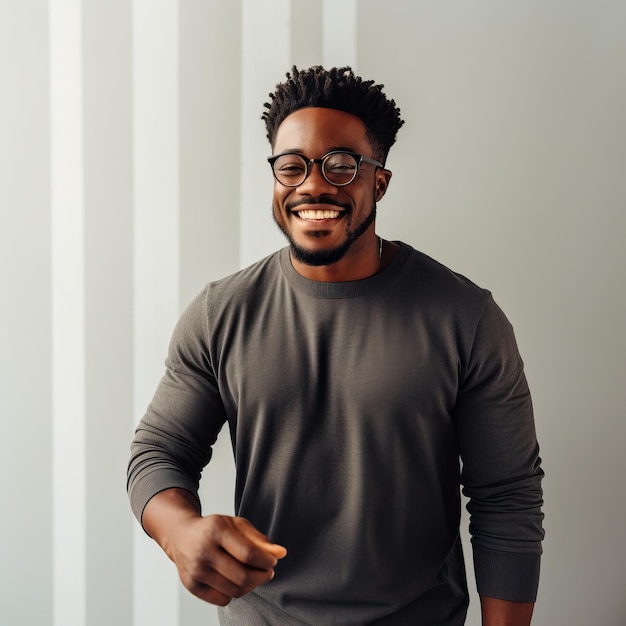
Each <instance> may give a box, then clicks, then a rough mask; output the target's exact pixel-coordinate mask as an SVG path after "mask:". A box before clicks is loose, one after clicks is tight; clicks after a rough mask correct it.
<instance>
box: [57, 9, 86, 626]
mask: <svg viewBox="0 0 626 626" xmlns="http://www.w3.org/2000/svg"><path fill="white" fill-rule="evenodd" d="M49 11H50V95H51V103H50V107H51V117H50V119H51V214H52V282H53V291H52V321H53V324H52V381H53V392H52V415H53V421H52V424H53V438H52V451H53V473H52V476H53V537H52V544H53V556H54V559H53V563H54V565H53V596H54V624H55V626H65V625H66V624H71V625H81V624H84V623H85V616H86V486H85V483H86V454H85V444H86V440H85V403H86V399H85V375H86V374H85V284H84V283H85V272H84V269H85V258H84V256H85V251H84V187H83V180H84V168H83V128H82V125H83V97H82V93H83V83H82V10H81V2H80V0H73V1H72V0H51V1H50V3H49Z"/></svg>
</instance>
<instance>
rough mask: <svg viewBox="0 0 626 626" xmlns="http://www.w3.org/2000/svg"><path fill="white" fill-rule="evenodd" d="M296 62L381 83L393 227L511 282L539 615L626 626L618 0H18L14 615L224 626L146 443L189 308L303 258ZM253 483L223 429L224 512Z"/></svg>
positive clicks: (1, 68) (1, 126)
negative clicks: (388, 114) (284, 203)
mask: <svg viewBox="0 0 626 626" xmlns="http://www.w3.org/2000/svg"><path fill="white" fill-rule="evenodd" d="M294 62H295V63H297V64H299V65H309V64H313V63H320V62H323V63H325V64H327V65H340V64H344V63H350V64H353V65H354V67H355V68H356V70H357V71H358V72H359V73H361V74H362V75H364V76H367V77H372V78H374V79H376V80H377V81H378V82H382V83H384V84H385V86H386V91H387V93H388V94H389V95H390V96H392V97H394V98H395V99H396V101H397V103H398V104H399V106H400V107H401V109H402V113H403V116H404V118H405V119H406V125H405V127H404V128H402V129H401V132H400V135H399V140H398V143H397V145H396V146H395V147H394V149H393V150H392V154H391V157H390V159H389V167H390V168H391V169H392V170H393V172H394V176H393V180H392V184H391V187H390V190H389V193H388V194H387V196H386V198H385V199H384V201H383V202H382V203H381V205H380V218H379V232H380V234H381V235H383V236H384V237H387V238H390V239H403V240H405V241H407V242H409V243H411V244H412V245H414V246H415V247H417V248H419V249H421V250H423V251H425V252H426V253H428V254H430V255H432V256H434V257H435V258H437V259H438V260H440V261H442V262H443V263H445V264H446V265H448V266H450V267H451V268H453V269H455V270H457V271H460V272H461V273H463V274H465V275H467V276H469V277H470V278H472V279H473V280H474V281H475V282H477V283H479V284H480V285H483V286H485V287H488V288H489V289H491V290H492V292H493V293H494V295H495V297H496V300H497V301H498V302H499V303H500V304H501V306H502V307H503V308H504V310H505V311H506V312H507V314H508V316H509V318H510V319H511V321H512V323H513V325H514V327H515V329H516V333H517V337H518V341H519V344H520V348H521V351H522V355H523V357H524V360H525V362H526V366H527V374H528V378H529V381H530V384H531V387H532V390H533V395H534V402H535V408H536V420H537V428H538V434H539V437H540V443H541V446H542V456H543V458H544V466H545V470H546V474H547V477H546V480H545V499H546V506H545V513H546V522H545V526H546V532H547V537H546V542H545V556H544V561H543V571H542V581H541V588H540V595H539V601H538V604H537V607H536V612H535V620H534V622H533V623H534V624H535V625H537V626H560V625H564V626H589V625H594V626H595V625H599V626H620V625H623V624H624V623H626V600H625V599H624V598H625V597H626V594H625V593H624V586H625V585H624V582H625V581H626V565H625V563H626V542H625V541H624V537H623V535H624V532H623V531H624V519H625V513H626V510H625V507H626V505H625V502H626V498H625V497H624V496H625V494H624V486H623V485H624V481H623V475H624V469H623V459H622V454H621V453H622V449H623V447H624V443H625V434H626V433H625V426H624V402H623V398H624V393H623V388H624V374H625V371H626V368H625V357H624V355H625V354H626V345H625V343H626V342H625V333H624V320H625V319H626V311H625V295H626V294H625V291H626V289H625V283H626V281H625V271H624V266H625V262H626V254H625V252H624V247H623V245H622V240H623V239H624V235H625V230H626V229H625V218H624V213H625V209H626V122H625V111H626V71H624V68H625V67H626V3H624V2H620V1H608V0H588V1H579V0H548V1H546V0H542V1H539V0H535V1H525V2H513V1H508V2H507V1H502V0H492V1H487V0H479V1H474V2H467V1H465V0H454V1H443V0H442V1H440V2H434V1H432V2H426V1H422V0H419V1H408V0H407V1H400V0H386V1H385V2H384V3H381V2H377V1H374V0H360V1H359V2H356V0H351V1H348V0H345V1H343V2H340V1H338V0H337V1H335V2H331V1H330V0H327V1H321V0H310V1H307V2H304V1H299V0H291V1H289V0H263V1H259V0H244V1H242V2H234V1H233V0H228V1H226V0H222V1H208V0H206V1H200V0H181V1H180V2H176V1H175V0H169V1H166V0H158V1H157V0H135V1H134V2H128V1H125V0H107V1H106V2H104V1H102V0H99V1H98V0H50V1H49V2H45V1H43V0H20V2H11V1H9V0H0V211H1V213H0V219H1V221H0V277H1V284H2V306H1V307H0V333H1V337H0V342H1V343H0V345H2V360H1V364H0V368H1V369H0V385H1V387H0V397H1V398H2V409H1V424H2V433H1V435H0V468H1V472H2V476H3V486H4V489H3V506H2V515H1V516H0V537H1V538H2V539H1V541H0V624H2V625H3V626H4V625H6V626H46V625H52V624H54V626H74V625H76V626H82V625H86V626H111V625H112V624H115V625H116V626H117V625H126V624H128V625H129V626H130V625H132V626H148V625H150V626H192V625H196V624H207V625H208V624H215V623H216V622H215V617H214V610H213V609H212V608H211V607H208V606H206V605H203V604H201V603H200V602H198V601H196V600H195V599H194V598H192V597H191V596H189V595H188V594H187V593H186V592H185V591H183V590H181V588H180V586H179V584H178V582H177V578H176V573H175V571H174V569H173V567H172V566H171V564H170V563H169V562H168V561H167V559H166V558H165V557H164V556H163V555H162V554H161V553H160V551H159V550H158V549H156V548H155V547H154V545H153V544H152V543H151V542H150V541H149V540H148V539H147V538H146V537H145V536H144V535H143V534H142V532H141V531H140V530H139V529H138V528H137V525H136V524H135V522H134V521H133V520H132V519H131V517H130V512H129V509H128V506H127V502H126V496H125V489H124V481H125V465H126V461H127V457H128V443H129V440H130V437H131V433H132V430H133V428H134V425H135V424H136V422H137V419H138V418H139V417H140V415H141V412H142V411H143V409H144V408H145V405H146V403H147V402H148V401H149V398H150V396H151V393H152V391H153V389H154V386H155V384H156V382H157V381H158V378H159V376H160V374H161V371H162V362H163V358H164V355H165V350H166V346H167V341H168V338H169V334H170V331H171V329H172V325H173V323H174V321H175V319H176V317H177V316H178V314H179V312H180V310H181V307H183V306H184V304H185V303H186V302H188V301H189V299H190V298H191V297H192V296H193V295H194V294H195V293H196V292H197V291H198V290H199V289H200V288H201V286H202V285H203V284H204V283H205V282H206V281H208V280H211V279H214V278H218V277H220V276H222V275H224V274H226V273H229V272H231V271H234V270H236V269H238V268H239V267H241V266H242V265H245V264H247V263H249V262H252V261H254V260H255V259H257V258H259V257H260V256H262V255H264V254H266V253H269V252H271V251H272V250H273V249H275V248H276V247H278V246H282V245H283V240H282V238H281V236H280V234H279V233H278V231H277V229H276V228H275V226H274V225H273V223H272V221H271V219H270V216H269V215H270V214H269V207H270V191H271V177H270V172H269V168H268V166H267V163H266V162H265V160H264V157H265V156H266V154H268V153H269V149H268V146H267V144H266V141H265V137H264V129H263V125H262V123H261V121H260V119H259V117H260V113H261V111H262V106H261V105H262V103H263V102H264V101H265V99H266V97H267V93H268V92H269V91H270V90H272V88H273V86H274V84H275V83H276V82H277V81H279V80H281V79H282V77H283V75H284V72H285V71H286V70H287V69H288V68H289V67H290V65H291V64H292V63H294ZM232 480H233V472H232V463H231V458H230V451H229V446H228V442H227V441H226V438H223V440H222V441H220V442H219V445H218V447H217V451H216V459H215V463H214V465H213V466H211V467H210V469H209V470H207V472H206V479H205V481H204V482H203V487H202V489H203V498H204V503H205V510H206V511H213V510H215V511H221V512H227V513H228V512H230V511H231V510H232V496H231V492H232ZM389 514H390V515H391V514H393V512H392V511H390V512H389ZM468 560H470V559H469V552H468ZM470 580H471V572H470ZM468 624H470V625H478V624H479V618H478V612H477V598H476V597H475V596H473V598H472V607H471V609H470V617H469V619H468Z"/></svg>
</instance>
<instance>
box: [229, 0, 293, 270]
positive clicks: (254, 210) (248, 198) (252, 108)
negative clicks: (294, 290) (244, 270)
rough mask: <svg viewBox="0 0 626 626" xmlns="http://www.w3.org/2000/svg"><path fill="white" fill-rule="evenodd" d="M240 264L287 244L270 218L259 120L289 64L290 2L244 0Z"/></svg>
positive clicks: (267, 149) (268, 179) (267, 170)
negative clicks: (270, 94) (265, 104)
mask: <svg viewBox="0 0 626 626" xmlns="http://www.w3.org/2000/svg"><path fill="white" fill-rule="evenodd" d="M242 7H243V16H242V17H243V20H242V22H243V31H242V76H241V85H242V87H241V89H242V93H241V99H242V102H241V142H242V149H241V174H242V178H241V265H242V266H245V265H248V264H250V263H252V262H254V261H256V260H258V259H260V258H262V257H263V256H265V255H266V254H269V253H271V252H273V251H274V250H276V249H277V248H279V247H282V246H283V245H285V240H284V237H283V236H282V234H281V233H280V231H279V230H278V229H277V228H276V226H275V225H274V223H273V221H272V219H271V198H272V176H271V172H270V168H269V165H268V164H267V162H266V161H265V157H267V156H268V155H269V154H270V152H271V148H270V145H269V143H268V141H267V139H266V137H265V126H264V124H263V122H262V120H261V114H262V112H263V110H264V109H263V103H264V102H266V101H267V100H268V99H269V98H268V93H269V92H270V91H272V90H273V87H274V85H275V84H276V83H277V82H279V81H280V80H282V78H283V77H284V75H285V72H286V71H287V70H288V69H289V68H290V58H289V56H290V55H289V50H290V26H289V25H290V15H291V13H290V10H291V3H290V1H289V0H267V1H264V2H258V0H242Z"/></svg>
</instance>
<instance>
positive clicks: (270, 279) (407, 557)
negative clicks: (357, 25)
mask: <svg viewBox="0 0 626 626" xmlns="http://www.w3.org/2000/svg"><path fill="white" fill-rule="evenodd" d="M263 119H264V120H265V123H266V129H267V136H268V139H269V141H270V144H271V146H272V156H270V157H269V159H268V160H269V164H270V166H271V172H272V174H273V177H274V193H273V203H272V210H273V216H274V220H275V221H276V224H277V225H278V227H279V228H280V229H281V230H282V232H283V233H284V234H285V236H286V237H287V240H288V242H289V245H288V246H287V247H286V248H284V249H282V250H279V251H278V252H276V253H274V254H272V255H270V256H269V257H267V258H265V259H263V260H261V261H259V262H258V263H256V264H254V265H252V266H250V267H248V268H246V269H244V270H242V271H240V272H238V273H236V274H234V275H232V276H229V277H226V278H224V279H222V280H221V281H217V282H215V283H211V284H209V285H208V286H207V287H206V288H205V289H204V290H203V291H202V293H201V294H199V296H198V297H197V298H196V299H195V300H194V301H193V302H192V303H191V305H190V306H189V307H188V308H187V310H186V311H185V313H184V314H183V316H182V317H181V319H180V321H179V323H178V325H177V327H176V329H175V331H174V334H173V337H172V341H171V345H170V350H169V354H168V358H167V362H166V366H167V368H166V372H165V375H164V377H163V379H162V381H161V383H160V384H159V387H158V389H157V390H156V393H155V396H154V399H153V401H152V403H151V404H150V406H149V407H148V410H147V412H146V415H145V416H144V417H143V419H142V420H141V422H140V424H139V426H138V428H137V432H136V435H135V439H134V441H133V445H132V456H131V460H130V464H129V478H128V486H129V493H130V498H131V504H132V507H133V510H134V512H135V514H136V516H137V517H138V519H139V520H140V521H141V523H142V524H143V527H144V528H145V530H146V532H147V533H148V534H149V535H150V536H152V537H153V538H154V539H155V540H156V541H157V542H158V543H159V545H160V546H161V547H162V548H163V549H164V551H165V552H166V553H167V555H168V556H169V557H170V558H171V559H172V561H173V562H174V563H175V564H176V566H177V568H178V571H179V574H180V578H181V580H182V582H183V584H184V585H185V586H186V587H187V588H188V589H189V590H190V591H191V592H192V593H194V594H195V595H197V596H198V597H200V598H202V599H204V600H206V601H207V602H210V603H213V604H216V605H219V606H220V609H219V612H220V620H221V623H222V624H236V625H239V626H240V625H244V626H245V625H261V624H272V625H275V624H277V625H282V624H286V625H291V624H293V625H302V624H309V625H312V626H319V625H326V624H345V625H354V626H360V625H364V624H381V625H387V626H395V625H400V626H405V625H407V624H419V625H425V626H428V625H430V624H432V625H435V624H437V625H442V626H453V625H454V626H459V625H460V624H463V623H464V621H465V616H466V611H467V604H468V592H467V585H466V577H465V566H464V559H463V552H462V547H461V541H460V535H459V524H460V490H461V488H463V490H464V492H465V493H466V495H467V496H468V497H469V504H468V509H469V511H470V514H471V523H470V531H471V533H472V544H473V546H472V548H473V557H474V558H473V561H474V570H475V574H476V581H477V586H478V590H479V593H480V597H481V606H482V615H483V624H484V625H485V626H521V625H527V624H529V623H530V620H531V615H532V609H533V603H534V601H535V597H536V592H537V586H538V577H539V563H540V554H541V541H542V538H543V531H542V514H541V505H542V492H541V479H542V476H543V472H542V470H541V468H540V459H539V456H538V445H537V440H536V436H535V429H534V421H533V414H532V405H531V400H530V394H529V391H528V386H527V384H526V379H525V377H524V372H523V365H522V360H521V358H520V356H519V352H518V349H517V346H516V342H515V338H514V335H513V331H512V328H511V326H510V324H509V323H508V321H507V320H506V317H505V316H504V314H503V313H502V311H501V310H500V309H499V308H498V306H497V305H496V304H495V303H494V301H493V299H492V297H491V294H490V293H489V292H488V291H486V290H484V289H481V288H479V287H477V286H476V285H475V284H474V283H472V282H471V281H469V280H468V279H466V278H464V277H463V276H461V275H460V274H456V273H454V272H452V271H451V270H449V269H447V268H445V267H443V266H442V265H440V264H439V263H437V262H436V261H434V260H433V259H431V258H429V257H427V256H426V255H424V254H422V253H420V252H418V251H417V250H415V249H413V248H412V247H411V246H409V245H408V244H406V243H403V242H400V241H395V242H392V241H384V240H383V239H381V238H380V237H379V236H378V235H377V234H376V206H377V203H378V202H379V201H380V200H381V199H382V198H383V197H384V195H385V192H386V191H387V188H388V185H389V183H390V180H391V172H390V171H389V170H388V169H386V167H385V163H386V159H387V154H388V152H389V149H390V148H391V146H392V145H393V143H394V142H395V139H396V134H397V132H398V130H399V129H400V127H401V126H402V123H403V122H402V120H401V119H400V112H399V109H398V108H397V107H396V105H395V102H394V101H393V100H390V99H388V98H387V97H386V96H385V95H384V93H383V91H382V86H381V85H377V84H375V83H374V82H373V81H364V80H362V79H361V78H360V77H358V76H355V74H354V73H353V72H352V71H351V70H350V69H349V68H333V69H331V70H325V69H324V68H321V67H313V68H310V69H308V70H305V71H298V70H297V69H296V68H293V70H292V72H291V73H290V74H288V75H287V80H286V81H285V82H283V83H281V84H279V85H277V87H276V91H275V92H274V93H273V94H271V101H270V102H269V103H267V104H266V111H265V113H264V115H263ZM226 423H227V424H228V428H229V431H230V437H231V441H232V446H233V452H234V461H235V464H236V470H237V481H236V487H235V489H236V493H235V514H234V515H228V514H224V513H223V512H214V511H211V512H210V513H211V514H209V515H203V514H202V512H201V509H200V503H199V500H198V495H197V490H198V484H199V479H200V474H201V472H202V470H203V468H204V467H205V466H206V465H207V463H209V461H210V458H211V447H212V445H213V444H214V443H215V441H216V439H217V436H218V433H219V432H220V430H221V428H222V426H223V425H224V424H226ZM206 508H209V509H211V505H210V503H208V507H206Z"/></svg>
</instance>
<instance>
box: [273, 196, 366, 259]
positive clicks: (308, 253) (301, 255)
mask: <svg viewBox="0 0 626 626" xmlns="http://www.w3.org/2000/svg"><path fill="white" fill-rule="evenodd" d="M272 217H273V218H274V222H275V223H276V225H277V226H278V228H280V230H281V231H282V232H283V234H284V235H285V237H287V240H288V241H289V246H290V248H291V254H292V255H293V257H294V259H296V261H299V262H300V263H304V264H305V265H310V266H313V267H319V266H321V265H332V264H333V263H337V262H338V261H340V260H341V259H343V257H344V256H345V255H346V253H347V252H348V250H349V249H350V247H351V246H352V244H353V243H354V242H355V241H356V240H357V239H358V238H359V237H360V236H361V235H363V233H365V232H366V231H367V229H368V228H369V227H370V226H371V225H372V224H373V222H374V220H375V219H376V203H374V205H373V206H372V210H371V211H370V212H369V214H368V216H367V217H366V218H365V219H364V220H363V222H361V223H360V224H359V225H358V226H357V227H356V228H355V229H354V230H348V232H347V233H346V240H345V241H344V242H343V243H342V244H341V245H340V246H337V247H336V248H330V249H329V250H306V249H304V248H302V247H301V246H299V245H298V244H296V242H295V241H294V240H293V239H292V238H291V236H290V235H289V233H288V232H287V230H286V229H285V228H284V227H283V225H282V224H280V223H279V221H278V220H277V219H276V213H275V212H274V210H273V207H272Z"/></svg>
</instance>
